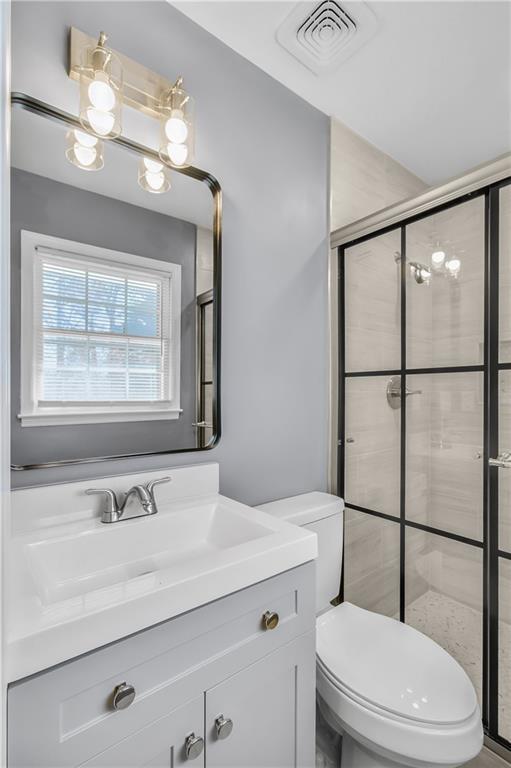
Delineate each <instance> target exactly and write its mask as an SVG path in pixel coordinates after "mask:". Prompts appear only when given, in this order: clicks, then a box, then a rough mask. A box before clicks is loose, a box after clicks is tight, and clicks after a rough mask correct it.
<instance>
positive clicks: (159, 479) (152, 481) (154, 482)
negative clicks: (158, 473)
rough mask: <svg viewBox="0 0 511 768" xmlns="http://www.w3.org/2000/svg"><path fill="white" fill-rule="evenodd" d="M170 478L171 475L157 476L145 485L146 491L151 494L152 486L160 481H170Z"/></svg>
mask: <svg viewBox="0 0 511 768" xmlns="http://www.w3.org/2000/svg"><path fill="white" fill-rule="evenodd" d="M171 482H172V478H171V477H158V478H157V479H156V480H150V481H149V482H148V483H147V485H146V488H147V492H148V493H149V494H150V495H151V496H152V495H153V488H154V486H155V485H161V484H162V483H171Z"/></svg>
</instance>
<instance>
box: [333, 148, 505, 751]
mask: <svg viewBox="0 0 511 768" xmlns="http://www.w3.org/2000/svg"><path fill="white" fill-rule="evenodd" d="M510 176H511V170H510V165H509V159H506V161H500V162H496V163H494V164H492V165H491V166H488V167H487V168H486V169H485V170H484V171H482V172H480V173H479V174H473V175H472V176H471V177H469V178H465V179H463V180H459V181H458V182H453V183H451V184H450V185H445V186H444V187H442V188H439V189H438V190H437V191H432V192H428V193H426V194H425V195H422V196H421V197H419V198H417V199H416V200H415V201H411V202H408V203H406V204H402V205H401V206H395V207H393V208H390V209H387V210H386V211H383V212H380V213H379V214H377V215H375V216H373V217H368V218H367V219H365V220H362V221H361V222H358V223H357V224H353V225H350V226H349V227H345V228H344V229H342V230H338V231H337V232H336V233H334V234H333V236H332V242H333V245H334V246H335V248H334V250H333V252H332V253H333V256H334V258H335V262H334V263H335V266H336V271H337V275H338V278H339V279H338V285H339V290H338V294H337V297H336V300H337V302H338V313H337V316H338V326H337V343H338V346H337V349H336V350H335V352H336V355H337V357H338V361H337V362H338V365H337V366H336V371H335V376H334V377H333V382H334V383H333V395H334V397H335V411H336V417H337V418H336V424H337V427H336V429H335V440H334V450H333V466H334V467H335V470H336V473H337V478H336V482H337V492H338V494H339V495H340V496H343V497H344V499H345V502H346V511H345V536H344V541H345V543H344V567H343V577H342V585H341V596H342V597H343V599H345V600H349V601H350V602H353V603H355V604H357V605H360V606H362V607H364V608H368V609H370V610H373V611H378V612H380V613H383V614H386V615H388V616H392V617H395V618H396V619H399V620H401V621H405V622H407V623H408V624H411V625H413V626H414V627H416V628H418V629H420V630H421V631H423V632H425V633H426V634H427V635H429V636H430V637H432V638H433V639H434V640H436V641H437V642H438V643H439V644H440V645H442V646H443V647H444V648H446V650H447V651H449V653H451V654H452V655H453V656H454V657H455V658H456V659H457V660H458V661H459V663H460V664H461V665H462V666H463V667H464V668H465V670H466V671H467V673H468V674H469V676H470V677H471V679H472V681H473V683H474V685H475V688H476V690H477V693H478V696H479V700H480V703H481V710H482V712H483V720H484V726H485V729H486V732H487V735H488V737H489V738H491V739H492V740H493V741H494V742H495V743H498V744H500V745H501V746H502V747H503V748H507V749H509V748H511V743H510V742H511V178H510Z"/></svg>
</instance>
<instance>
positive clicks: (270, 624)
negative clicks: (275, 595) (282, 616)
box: [263, 611, 279, 629]
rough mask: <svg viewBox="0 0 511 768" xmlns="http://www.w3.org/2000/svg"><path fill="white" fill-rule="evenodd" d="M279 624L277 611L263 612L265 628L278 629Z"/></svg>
mask: <svg viewBox="0 0 511 768" xmlns="http://www.w3.org/2000/svg"><path fill="white" fill-rule="evenodd" d="M278 625H279V614H278V613H275V611H266V613H263V626H264V628H265V629H276V628H277V627H278Z"/></svg>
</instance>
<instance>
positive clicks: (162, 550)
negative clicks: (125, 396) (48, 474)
mask: <svg viewBox="0 0 511 768" xmlns="http://www.w3.org/2000/svg"><path fill="white" fill-rule="evenodd" d="M166 474H170V475H171V476H172V482H171V483H168V484H166V485H162V486H160V487H158V489H157V491H156V500H157V503H158V508H159V511H158V513H157V514H155V515H151V516H146V517H138V518H133V519H121V521H120V522H117V523H109V524H105V523H102V522H101V503H102V499H99V498H98V497H90V496H87V495H86V493H85V491H86V490H87V488H89V487H90V486H91V483H90V481H79V482H75V483H68V484H64V485H56V486H48V487H43V488H30V489H23V490H19V491H16V492H14V493H13V494H12V504H11V507H12V510H11V525H10V530H11V537H10V540H9V542H8V546H7V553H8V565H7V575H6V584H7V590H8V592H7V646H6V659H7V666H6V676H7V681H8V682H10V681H13V680H18V679H20V678H22V677H25V676H27V675H30V674H34V673H36V672H38V671H40V670H42V669H47V668H48V667H51V666H53V665H54V664H59V663H61V662H63V661H66V660H68V659H71V658H73V657H75V656H78V655H80V654H82V653H87V652H88V651H91V650H94V649H95V648H99V647H100V646H102V645H106V644H107V643H111V642H113V641H115V640H118V639H120V638H122V637H126V636H127V635H130V634H132V633H134V632H138V631H140V630H143V629H145V628H147V627H150V626H152V625H154V624H157V623H159V622H162V621H166V620H167V619H171V618H173V617H174V616H177V615H179V614H181V613H185V612H186V611H191V610H193V609H194V608H197V607H199V606H201V605H204V604H205V603H208V602H211V601H213V600H217V599H219V598H221V597H224V596H226V595H228V594H231V593H233V592H236V591H238V590H240V589H244V588H245V587H249V586H251V585H252V584H256V583H257V582H259V581H263V580H264V579H268V578H271V577H272V576H275V575H277V574H278V573H282V572H283V571H286V570H289V569H290V568H294V567H297V566H299V565H302V564H303V563H305V562H307V561H309V560H313V559H314V558H315V557H316V556H317V542H316V535H315V534H314V533H313V532H311V531H309V530H306V529H303V528H298V527H297V526H294V525H290V524H289V523H286V522H284V521H282V520H280V519H278V518H277V517H273V516H271V515H268V514H267V513H265V512H263V511H261V510H258V509H254V508H252V507H247V506H246V505H245V504H240V503H238V502H236V501H233V500H232V499H229V498H226V497H225V496H221V495H220V494H219V493H218V465H216V464H204V465H197V466H194V467H179V468H172V469H170V470H161V471H158V472H154V471H152V472H143V473H139V474H136V475H133V474H132V475H130V476H116V477H108V478H104V479H103V480H102V481H100V483H101V484H99V483H98V484H96V483H95V485H96V487H109V488H112V489H113V490H114V491H115V492H116V493H121V494H122V493H123V492H126V490H127V489H128V488H130V487H131V486H132V485H134V484H136V483H146V482H148V481H149V480H152V479H156V478H158V477H161V476H162V475H166ZM135 511H136V510H134V512H135Z"/></svg>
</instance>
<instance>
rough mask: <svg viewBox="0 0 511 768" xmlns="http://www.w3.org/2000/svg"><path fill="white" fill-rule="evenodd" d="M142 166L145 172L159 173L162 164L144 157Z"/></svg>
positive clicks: (161, 169)
mask: <svg viewBox="0 0 511 768" xmlns="http://www.w3.org/2000/svg"><path fill="white" fill-rule="evenodd" d="M144 165H145V168H146V170H147V171H149V172H150V173H155V174H156V173H159V172H160V171H163V163H159V162H158V161H157V160H151V158H149V157H144Z"/></svg>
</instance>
